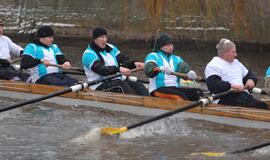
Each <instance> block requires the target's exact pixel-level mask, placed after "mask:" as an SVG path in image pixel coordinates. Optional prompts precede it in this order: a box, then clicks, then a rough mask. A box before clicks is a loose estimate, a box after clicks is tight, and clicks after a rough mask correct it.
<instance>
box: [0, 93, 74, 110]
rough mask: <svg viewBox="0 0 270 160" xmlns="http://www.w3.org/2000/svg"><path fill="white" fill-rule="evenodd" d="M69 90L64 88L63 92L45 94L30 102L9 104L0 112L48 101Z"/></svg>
mask: <svg viewBox="0 0 270 160" xmlns="http://www.w3.org/2000/svg"><path fill="white" fill-rule="evenodd" d="M71 90H72V89H71V88H65V89H63V90H60V91H56V92H53V93H50V94H47V95H44V96H39V97H36V98H33V99H30V100H27V101H23V102H19V103H14V104H11V105H9V106H6V107H3V108H0V112H4V111H7V110H11V109H15V108H17V107H20V106H24V105H27V104H31V103H35V102H38V101H42V100H45V99H48V98H51V97H55V96H58V95H62V94H65V93H68V92H70V91H71Z"/></svg>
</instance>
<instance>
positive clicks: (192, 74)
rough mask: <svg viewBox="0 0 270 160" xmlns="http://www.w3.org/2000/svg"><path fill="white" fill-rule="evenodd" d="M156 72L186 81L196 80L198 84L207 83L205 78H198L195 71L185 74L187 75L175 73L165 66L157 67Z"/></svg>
mask: <svg viewBox="0 0 270 160" xmlns="http://www.w3.org/2000/svg"><path fill="white" fill-rule="evenodd" d="M154 71H155V72H164V73H166V74H168V75H174V76H177V77H179V78H182V79H184V80H195V81H198V82H206V80H205V79H204V78H202V77H199V76H197V75H196V73H195V72H194V71H193V70H190V71H188V72H187V73H186V74H185V73H179V72H174V71H173V70H172V68H169V67H166V66H163V67H155V68H154Z"/></svg>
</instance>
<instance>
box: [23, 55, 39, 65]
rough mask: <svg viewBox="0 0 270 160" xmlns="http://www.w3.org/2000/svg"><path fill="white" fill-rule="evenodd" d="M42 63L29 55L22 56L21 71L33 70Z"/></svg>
mask: <svg viewBox="0 0 270 160" xmlns="http://www.w3.org/2000/svg"><path fill="white" fill-rule="evenodd" d="M40 63H41V61H40V59H35V58H33V57H31V56H29V55H25V54H24V55H22V60H21V69H28V68H33V67H35V66H36V65H38V64H40Z"/></svg>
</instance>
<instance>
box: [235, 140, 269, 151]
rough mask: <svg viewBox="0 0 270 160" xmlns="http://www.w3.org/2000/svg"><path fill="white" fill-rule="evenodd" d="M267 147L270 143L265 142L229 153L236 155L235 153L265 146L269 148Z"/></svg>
mask: <svg viewBox="0 0 270 160" xmlns="http://www.w3.org/2000/svg"><path fill="white" fill-rule="evenodd" d="M269 145H270V142H266V143H262V144H258V145H255V146H251V147H247V148H244V149H239V150H236V151H233V152H230V153H232V154H236V153H243V152H249V151H252V150H256V149H259V148H263V147H266V146H269Z"/></svg>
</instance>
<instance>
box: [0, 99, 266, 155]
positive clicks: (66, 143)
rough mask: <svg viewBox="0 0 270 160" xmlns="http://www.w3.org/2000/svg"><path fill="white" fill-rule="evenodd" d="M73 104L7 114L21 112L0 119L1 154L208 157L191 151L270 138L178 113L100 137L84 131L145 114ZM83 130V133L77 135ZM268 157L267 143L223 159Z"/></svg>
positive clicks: (234, 147) (230, 147) (233, 146)
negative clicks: (121, 133) (85, 107)
mask: <svg viewBox="0 0 270 160" xmlns="http://www.w3.org/2000/svg"><path fill="white" fill-rule="evenodd" d="M1 99H2V101H3V103H4V104H5V105H6V104H9V103H10V102H11V101H14V100H12V99H7V98H5V99H4V100H3V97H1ZM49 107H53V108H49ZM54 108H58V109H54ZM59 108H62V109H59ZM72 108H73V107H72V106H61V105H57V104H53V103H48V102H46V103H45V102H43V103H36V104H34V105H29V106H28V107H24V108H23V109H15V110H13V111H9V112H7V113H11V114H12V112H16V113H20V114H17V116H16V117H14V116H12V117H5V118H2V119H1V124H0V135H1V137H0V141H1V143H0V158H1V159H46V160H55V159H181V158H186V159H198V158H200V157H201V158H203V159H211V158H208V157H202V156H191V155H190V154H191V153H195V152H202V151H220V152H224V151H233V150H237V149H239V148H245V147H247V146H250V145H253V144H258V143H261V142H266V141H269V136H270V131H269V130H259V129H246V128H237V127H229V126H225V125H220V124H215V123H211V122H205V121H198V120H192V119H183V118H181V114H179V115H176V116H173V117H170V118H168V119H164V120H161V121H157V122H155V123H151V124H148V125H145V126H143V127H139V128H137V129H134V130H130V132H126V133H125V134H124V135H123V136H121V137H120V138H118V137H110V136H101V137H99V136H98V135H97V134H91V135H89V134H88V133H89V131H91V130H92V129H95V128H100V127H108V126H111V127H113V126H115V127H118V126H126V125H129V124H133V123H136V122H138V121H141V120H144V119H146V118H147V117H141V116H134V115H131V114H126V113H122V112H111V111H107V110H102V109H94V108H88V109H87V110H84V109H83V108H81V107H80V108H77V109H76V110H74V109H72ZM87 134H88V137H86V136H82V135H87ZM93 136H94V137H93ZM95 136H98V137H95ZM74 139H76V140H74ZM80 139H81V140H80ZM269 155H270V148H267V147H266V148H264V149H263V150H261V151H256V152H250V153H244V154H239V155H226V156H225V157H224V158H226V159H257V158H259V159H265V160H266V159H268V157H269Z"/></svg>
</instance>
